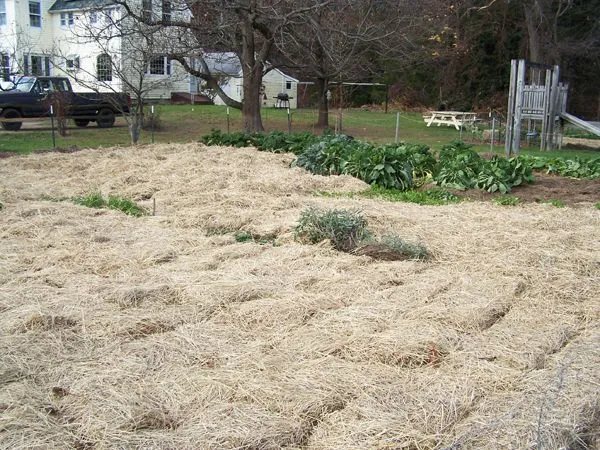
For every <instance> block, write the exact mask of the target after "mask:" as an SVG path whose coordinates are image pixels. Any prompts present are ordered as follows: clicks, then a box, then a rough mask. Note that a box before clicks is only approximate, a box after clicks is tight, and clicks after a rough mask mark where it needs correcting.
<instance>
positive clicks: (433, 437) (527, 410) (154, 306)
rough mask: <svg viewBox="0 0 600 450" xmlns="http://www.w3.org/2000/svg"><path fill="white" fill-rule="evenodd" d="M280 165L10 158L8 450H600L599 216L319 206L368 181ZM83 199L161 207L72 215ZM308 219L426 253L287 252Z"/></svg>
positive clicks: (168, 158)
mask: <svg viewBox="0 0 600 450" xmlns="http://www.w3.org/2000/svg"><path fill="white" fill-rule="evenodd" d="M292 160H293V156H290V155H276V154H269V153H260V152H257V151H256V150H254V149H232V148H219V147H204V146H202V145H200V144H187V145H157V146H142V147H137V148H113V149H96V150H84V151H80V152H76V153H71V154H60V153H47V154H38V155H29V156H23V157H11V158H4V159H1V160H0V180H1V181H0V201H1V202H2V209H1V210H0V448H7V449H9V448H10V449H12V448H44V449H46V448H55V449H67V448H73V449H108V448H154V449H175V448H176V449H247V450H250V449H280V448H290V449H292V448H294V449H299V448H302V449H310V450H317V449H319V450H321V449H340V450H341V449H411V450H417V449H458V448H461V449H481V448H486V449H496V448H498V449H500V448H519V449H522V448H572V449H575V448H577V449H584V448H598V445H599V444H600V391H599V389H598V379H599V377H600V295H599V289H598V286H600V211H599V210H598V209H596V208H595V207H594V203H593V201H598V200H599V199H595V200H591V201H590V200H588V201H586V202H579V203H576V204H575V203H571V204H569V205H568V206H567V207H565V208H556V207H553V206H551V205H549V204H546V203H533V202H532V203H522V204H520V205H518V206H511V207H508V206H499V205H495V204H493V203H492V202H490V201H485V202H483V201H471V202H464V203H461V204H456V205H448V206H418V205H413V204H408V203H389V202H384V201H380V200H374V199H356V198H352V199H350V198H343V197H342V198H335V197H331V196H328V197H325V196H318V195H315V193H318V192H323V191H325V192H340V193H344V192H356V191H360V190H363V189H365V187H366V186H365V185H364V184H363V183H362V182H360V181H357V180H355V179H352V178H349V177H321V176H314V175H311V174H309V173H307V172H305V171H303V170H301V169H299V168H290V163H291V161H292ZM92 192H101V193H102V194H103V195H104V196H109V195H116V196H123V197H128V198H131V199H134V200H136V201H137V202H138V203H140V204H141V205H143V206H144V207H146V208H147V209H148V210H149V211H152V210H154V212H155V214H154V215H148V216H145V217H141V218H135V217H130V216H126V215H124V214H123V213H121V212H120V211H114V210H107V209H90V208H85V207H82V206H78V205H77V204H75V203H74V202H73V201H72V199H73V198H74V197H81V196H85V195H87V194H89V193H92ZM517 195H518V194H517ZM311 206H312V207H319V208H343V209H352V210H359V211H362V213H363V214H364V215H365V217H366V218H367V219H368V221H369V226H370V228H371V229H372V230H373V232H374V233H376V234H384V233H396V234H398V235H400V236H402V237H404V238H405V239H406V240H409V241H419V242H422V243H423V244H424V245H426V246H427V248H428V249H429V251H430V253H431V258H430V259H429V260H428V261H379V260H375V259H372V258H370V257H369V256H356V255H352V254H347V253H340V252H337V251H335V250H333V249H332V247H331V245H329V244H328V243H327V242H322V243H320V244H317V245H304V244H302V243H299V242H297V241H296V240H295V239H294V232H293V227H294V225H295V224H296V223H297V220H298V217H299V215H300V212H301V211H302V210H304V209H305V208H308V207H311ZM240 232H243V234H240ZM236 233H237V236H238V237H239V236H240V235H243V236H246V237H247V236H252V239H250V240H248V239H245V242H238V240H239V239H237V240H236Z"/></svg>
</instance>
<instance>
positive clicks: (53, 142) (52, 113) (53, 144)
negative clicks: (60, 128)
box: [50, 105, 56, 150]
mask: <svg viewBox="0 0 600 450" xmlns="http://www.w3.org/2000/svg"><path fill="white" fill-rule="evenodd" d="M50 123H51V125H52V149H53V150H54V149H56V132H55V131H54V106H52V105H50Z"/></svg>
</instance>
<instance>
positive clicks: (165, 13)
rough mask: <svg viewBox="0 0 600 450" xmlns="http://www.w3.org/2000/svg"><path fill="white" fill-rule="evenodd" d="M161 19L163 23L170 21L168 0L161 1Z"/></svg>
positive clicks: (169, 3)
mask: <svg viewBox="0 0 600 450" xmlns="http://www.w3.org/2000/svg"><path fill="white" fill-rule="evenodd" d="M162 20H163V23H171V2H170V1H168V0H163V2H162Z"/></svg>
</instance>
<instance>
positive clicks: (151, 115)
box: [150, 105, 154, 144]
mask: <svg viewBox="0 0 600 450" xmlns="http://www.w3.org/2000/svg"><path fill="white" fill-rule="evenodd" d="M150 127H151V128H150V130H151V133H150V135H151V136H152V143H153V144H154V105H152V106H150Z"/></svg>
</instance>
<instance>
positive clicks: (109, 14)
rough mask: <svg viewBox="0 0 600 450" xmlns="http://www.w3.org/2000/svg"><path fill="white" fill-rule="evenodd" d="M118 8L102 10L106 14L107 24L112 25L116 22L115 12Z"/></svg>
mask: <svg viewBox="0 0 600 450" xmlns="http://www.w3.org/2000/svg"><path fill="white" fill-rule="evenodd" d="M116 11H117V10H116V9H115V8H108V9H105V10H103V11H102V14H103V15H104V21H105V23H106V26H108V27H111V26H113V25H114V24H115V12H116Z"/></svg>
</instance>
